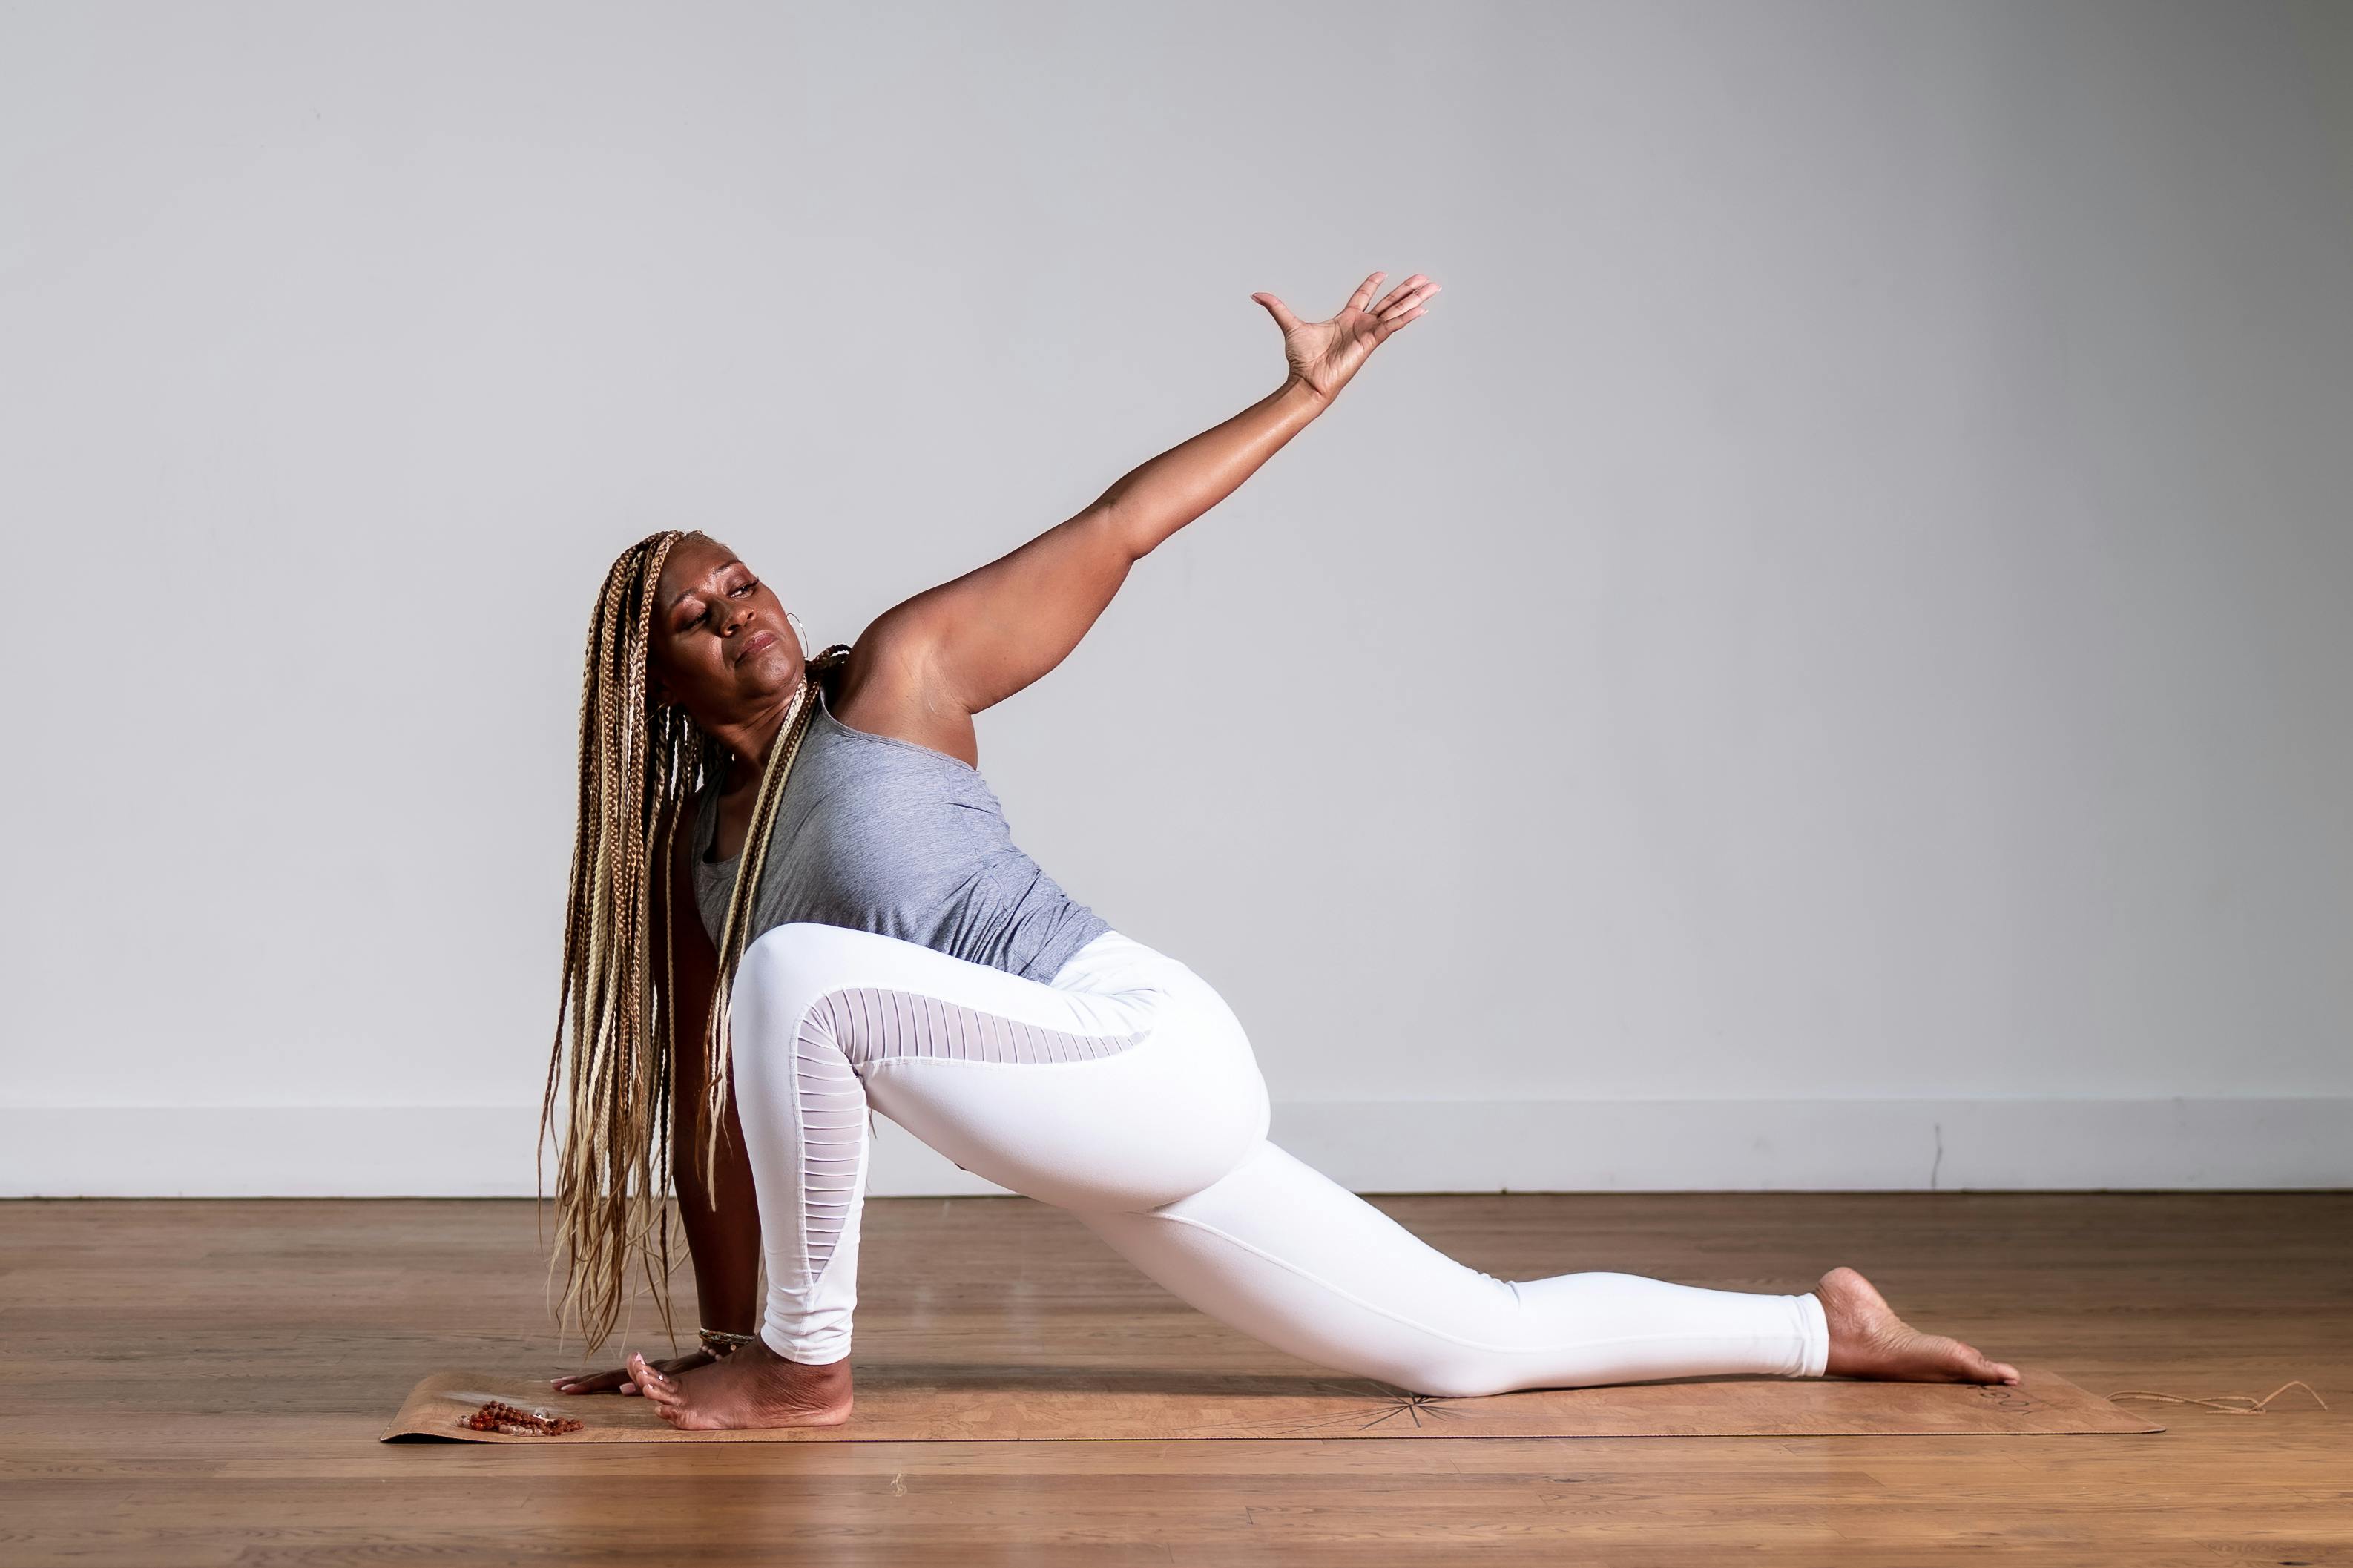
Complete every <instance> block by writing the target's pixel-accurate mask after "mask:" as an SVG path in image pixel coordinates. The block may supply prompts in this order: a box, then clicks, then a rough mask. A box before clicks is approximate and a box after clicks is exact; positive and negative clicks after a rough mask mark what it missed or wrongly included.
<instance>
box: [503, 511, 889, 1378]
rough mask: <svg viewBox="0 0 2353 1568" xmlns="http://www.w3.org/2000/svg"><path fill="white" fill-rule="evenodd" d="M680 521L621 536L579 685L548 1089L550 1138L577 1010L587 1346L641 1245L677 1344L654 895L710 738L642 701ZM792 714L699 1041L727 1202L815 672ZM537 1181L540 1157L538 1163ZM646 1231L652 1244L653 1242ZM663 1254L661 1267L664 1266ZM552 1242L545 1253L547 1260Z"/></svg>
mask: <svg viewBox="0 0 2353 1568" xmlns="http://www.w3.org/2000/svg"><path fill="white" fill-rule="evenodd" d="M685 537H686V534H685V532H684V531H681V530H677V529H670V530H665V531H662V532H659V533H654V534H649V535H648V536H647V537H646V538H644V539H641V540H639V541H638V542H637V543H635V544H633V545H631V546H630V547H629V548H628V550H626V551H624V552H622V553H621V555H620V558H619V559H617V561H615V562H614V563H613V564H612V567H611V569H610V570H609V571H607V573H606V574H605V585H604V589H603V591H602V592H601V593H599V594H598V595H597V597H596V607H595V610H594V612H593V613H592V615H591V616H590V619H589V623H588V647H587V658H586V670H585V672H584V674H583V676H582V679H581V688H580V793H579V819H578V826H577V828H576V829H575V833H574V836H573V841H572V872H571V881H570V890H569V893H568V895H567V899H566V907H565V926H564V971H563V979H562V984H561V987H560V994H559V995H558V998H557V1005H556V1018H555V1043H554V1049H553V1051H552V1053H551V1056H550V1059H549V1062H548V1076H547V1087H546V1091H545V1093H544V1095H543V1099H542V1101H541V1106H540V1126H539V1142H540V1150H541V1152H544V1149H545V1147H546V1144H547V1141H548V1130H549V1127H550V1125H551V1124H552V1123H553V1121H554V1116H555V1100H556V1087H557V1081H558V1077H559V1070H560V1068H561V1067H562V1064H563V1061H564V1056H565V1016H567V1014H568V1015H569V1016H570V1018H571V1022H572V1029H571V1035H572V1050H571V1057H572V1072H571V1078H570V1081H569V1084H568V1086H567V1104H566V1111H567V1119H566V1126H567V1136H566V1138H565V1142H564V1144H563V1146H562V1147H561V1148H560V1149H559V1151H558V1154H557V1160H558V1164H557V1172H556V1187H555V1206H556V1226H557V1233H558V1241H559V1250H568V1252H569V1254H570V1260H571V1263H570V1269H569V1272H568V1274H567V1277H566V1279H565V1293H564V1300H563V1303H562V1305H561V1306H560V1307H559V1308H558V1313H559V1316H561V1314H562V1313H564V1312H565V1311H569V1310H574V1309H575V1307H576V1309H577V1311H578V1317H579V1321H580V1325H581V1331H582V1333H583V1334H584V1336H586V1347H585V1350H584V1352H583V1353H594V1352H595V1351H596V1347H597V1346H598V1345H600V1344H602V1343H604V1342H605V1341H606V1340H607V1338H609V1337H610V1336H611V1334H612V1331H613V1327H614V1323H615V1321H616V1320H617V1318H618V1317H619V1316H620V1312H621V1307H622V1298H623V1294H624V1287H625V1285H626V1282H627V1279H628V1268H629V1259H630V1257H631V1255H632V1254H636V1255H637V1256H638V1257H639V1258H641V1259H642V1260H643V1264H644V1268H645V1273H646V1280H647V1283H648V1284H649V1286H650V1287H651V1288H652V1289H653V1293H654V1297H655V1300H656V1301H657V1302H658V1303H659V1306H660V1309H661V1314H662V1325H663V1328H664V1331H666V1332H667V1333H669V1335H670V1340H671V1342H672V1343H673V1344H675V1343H676V1341H677V1331H676V1328H675V1326H674V1325H673V1323H672V1321H671V1319H670V1300H669V1291H668V1279H669V1275H670V1270H671V1269H672V1268H675V1267H676V1260H675V1259H674V1258H672V1257H671V1253H670V1136H669V1124H670V1113H671V1093H670V1089H671V1068H672V1063H673V1061H674V1059H675V1057H676V1053H677V1044H678V1019H677V1009H676V1008H675V1007H673V1006H672V1005H670V1002H669V999H670V998H671V997H674V996H676V995H677V994H678V990H677V984H676V976H677V963H676V953H675V940H674V937H673V934H672V931H671V922H670V920H668V919H665V920H664V921H662V922H661V923H662V938H663V940H662V967H661V979H660V983H659V984H653V982H652V978H651V976H650V975H649V973H648V970H649V963H648V961H649V957H650V956H651V955H650V952H649V949H650V943H651V933H652V927H653V923H654V921H653V900H654V899H655V898H656V896H657V895H658V894H659V896H660V897H661V898H662V900H663V903H664V905H665V906H667V904H668V902H669V896H668V895H669V884H668V872H669V868H670V854H671V849H672V845H673V842H674V839H675V836H676V831H677V827H678V824H679V822H680V820H681V817H682V816H683V815H684V812H685V807H686V805H687V803H688V802H689V801H690V800H691V799H692V798H693V795H694V794H695V792H696V791H697V790H698V789H699V788H700V787H701V786H702V782H703V780H702V759H703V752H704V742H703V738H702V733H701V731H699V730H698V729H697V728H696V726H695V723H694V721H693V720H692V718H691V717H690V716H689V715H688V713H687V711H686V710H685V709H684V708H683V707H682V706H681V705H679V704H677V703H669V704H665V705H664V706H662V707H659V708H649V706H648V701H647V698H648V693H649V682H648V679H647V676H648V669H647V662H648V650H649V647H650V646H651V634H652V626H653V611H654V591H655V588H656V587H657V586H658V585H659V583H660V581H661V573H662V563H664V561H666V560H667V559H668V557H669V555H670V547H671V546H672V545H674V544H675V543H677V542H678V541H679V540H681V539H683V538H685ZM849 651H850V650H849V647H848V645H846V644H836V645H835V646H834V647H828V648H827V649H826V650H825V652H824V653H822V654H820V655H819V656H818V658H814V659H811V660H809V661H808V666H807V679H808V682H809V683H811V684H813V683H814V682H815V681H816V680H817V679H818V677H819V675H820V674H821V673H825V672H829V671H831V670H832V669H834V668H837V667H838V666H839V665H840V664H842V663H843V662H844V661H846V660H847V659H848V658H849ZM802 691H803V695H802V696H801V697H800V698H799V699H797V700H796V702H795V704H794V707H793V709H792V710H791V712H790V714H789V716H788V719H787V721H786V727H785V729H784V731H781V732H780V733H779V734H778V735H777V737H776V742H774V743H772V744H771V745H770V747H769V750H768V760H767V764H766V767H765V770H764V772H763V773H762V774H761V778H760V788H759V792H758V794H757V795H755V796H754V804H753V816H752V826H751V829H750V832H749V834H748V836H747V839H746V843H745V846H744V847H745V849H746V851H747V852H746V853H745V854H744V855H743V856H742V857H740V858H739V859H738V861H737V865H736V878H735V887H734V889H733V892H732V893H731V894H730V895H729V897H728V900H727V919H726V922H725V924H724V926H723V928H722V930H721V932H720V944H719V952H720V959H719V966H718V975H717V980H716V983H715V984H714V985H713V987H712V1002H711V1010H710V1012H709V1014H708V1015H707V1016H705V1019H704V1027H703V1051H704V1058H705V1062H706V1066H707V1068H708V1069H709V1073H708V1077H707V1079H706V1080H705V1081H706V1082H707V1083H708V1085H709V1086H710V1091H709V1093H708V1094H707V1095H706V1096H705V1099H704V1102H703V1105H702V1116H703V1118H704V1123H703V1131H704V1133H705V1138H706V1154H705V1165H704V1170H705V1176H704V1190H705V1191H706V1192H707V1193H710V1194H712V1201H713V1202H714V1203H715V1202H716V1192H717V1184H716V1179H715V1178H716V1171H717V1163H718V1142H719V1133H720V1131H721V1130H722V1129H723V1127H724V1126H725V1124H726V1115H725V1112H726V1106H727V1083H728V1060H729V1055H730V1042H729V1036H728V1029H727V998H728V993H729V981H730V978H731V977H732V975H733V971H734V967H735V963H736V961H737V960H738V959H739V958H740V957H741V956H742V952H743V945H744V941H743V932H744V929H745V927H746V926H747V925H748V924H749V911H750V908H751V902H752V893H753V891H754V889H756V888H757V887H758V885H759V876H760V870H761V868H762V867H763V866H764V865H765V864H766V860H767V847H768V844H767V841H768V836H769V831H770V829H771V828H772V827H773V826H775V822H776V804H777V802H778V801H779V800H780V799H781V798H782V797H783V795H784V780H785V775H786V773H788V772H789V771H790V769H791V766H792V758H793V755H794V753H795V752H797V751H798V750H799V748H800V740H801V736H802V734H803V733H804V732H805V731H806V730H807V725H808V720H809V716H810V715H811V714H812V713H813V712H814V711H815V710H816V707H817V703H816V698H815V694H814V693H813V692H812V691H811V690H810V689H809V686H808V685H804V687H803V689H802ZM541 1181H542V1184H544V1176H543V1175H542V1178H541ZM649 1235H651V1236H653V1237H655V1238H656V1244H655V1245H654V1246H651V1247H649V1245H648V1243H647V1238H648V1237H649ZM657 1262H659V1265H660V1268H659V1271H657V1270H656V1268H655V1265H656V1263H657ZM554 1264H555V1259H554V1257H553V1256H551V1257H550V1258H549V1261H548V1268H549V1272H550V1273H551V1275H552V1274H553V1273H554Z"/></svg>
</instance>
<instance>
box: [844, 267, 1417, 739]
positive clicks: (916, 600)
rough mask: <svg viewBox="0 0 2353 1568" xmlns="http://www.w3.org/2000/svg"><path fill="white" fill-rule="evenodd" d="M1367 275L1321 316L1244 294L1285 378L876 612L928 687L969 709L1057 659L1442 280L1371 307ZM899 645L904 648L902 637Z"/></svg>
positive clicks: (1405, 288)
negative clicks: (1265, 323)
mask: <svg viewBox="0 0 2353 1568" xmlns="http://www.w3.org/2000/svg"><path fill="white" fill-rule="evenodd" d="M1386 276H1387V274H1385V273H1380V272H1376V273H1374V274H1373V275H1372V276H1371V277H1369V278H1367V279H1365V281H1364V282H1363V283H1362V284H1361V285H1360V286H1359V287H1358V288H1357V289H1356V293H1355V294H1354V295H1352V296H1350V298H1349V300H1348V302H1347V303H1346V304H1345V305H1344V306H1342V307H1341V308H1340V310H1339V311H1338V312H1337V313H1336V314H1335V315H1334V316H1333V317H1332V318H1331V319H1330V320H1329V321H1300V320H1299V319H1298V318H1297V317H1296V316H1293V314H1292V313H1291V311H1290V310H1289V309H1288V308H1287V307H1286V306H1285V305H1284V304H1283V302H1282V300H1279V299H1277V298H1275V297H1274V296H1273V295H1271V294H1253V295H1251V296H1250V298H1251V299H1253V300H1257V301H1258V302H1259V303H1260V304H1261V305H1263V306H1264V307H1266V310H1267V311H1268V313H1269V314H1270V315H1271V316H1273V318H1274V320H1275V322H1276V324H1277V325H1278V326H1280V327H1281V328H1282V347H1283V358H1284V360H1285V362H1286V363H1287V365H1288V374H1285V376H1284V377H1283V382H1282V385H1281V386H1280V387H1278V388H1276V389H1275V390H1274V391H1273V392H1271V393H1270V394H1268V395H1266V396H1264V397H1262V398H1261V399H1259V400H1258V401H1257V402H1256V403H1253V404H1251V405H1250V406H1249V407H1248V408H1245V409H1243V410H1242V411H1241V412H1240V414H1237V415H1235V416H1233V417H1232V418H1230V419H1229V420H1227V421H1225V422H1224V423H1223V424H1221V425H1218V426H1213V427H1211V428H1210V429H1208V430H1204V431H1203V432H1201V434H1199V435H1198V436H1196V437H1193V438H1192V439H1191V440H1189V441H1187V442H1185V443H1184V444H1183V445H1181V446H1177V447H1171V448H1169V449H1168V450H1167V451H1166V452H1163V453H1161V454H1160V455H1159V456H1158V457H1156V458H1152V459H1150V460H1149V461H1147V462H1145V463H1143V464H1141V465H1139V466H1138V467H1137V468H1134V469H1132V470H1131V471H1130V472H1128V473H1126V474H1124V475H1123V476H1121V478H1120V479H1118V480H1117V481H1116V482H1115V483H1113V485H1112V487H1111V488H1110V489H1107V490H1105V491H1104V492H1103V495H1102V497H1101V498H1100V499H1098V500H1096V501H1094V503H1093V504H1092V505H1091V506H1089V507H1088V508H1087V509H1086V510H1084V511H1082V512H1080V513H1079V514H1078V515H1077V516H1076V517H1073V518H1071V519H1070V520H1069V521H1065V522H1061V523H1058V524H1056V525H1055V526H1054V527H1052V528H1050V529H1048V530H1047V531H1045V532H1043V533H1041V534H1039V536H1038V537H1037V538H1035V539H1032V540H1030V541H1029V542H1028V543H1026V544H1024V545H1022V546H1021V547H1020V548H1019V549H1018V550H1015V551H1013V552H1010V553H1008V554H1006V555H1003V556H1000V557H999V558H998V559H997V560H995V561H992V562H990V563H987V565H985V566H980V567H976V568H975V569H974V570H972V571H970V572H967V573H965V574H964V575H963V576H961V577H958V578H955V579H954V580H953V581H950V582H946V583H943V584H940V585H939V586H938V587H936V588H931V589H927V590H925V591H924V592H923V593H921V594H918V595H915V596H914V597H913V598H912V599H909V600H907V601H906V602H905V603H903V604H901V605H896V606H894V607H893V608H892V609H891V610H889V611H888V612H886V613H885V615H884V616H881V617H880V618H878V620H877V622H876V625H877V626H882V625H883V624H884V623H885V622H887V623H889V626H890V629H891V631H892V633H893V634H895V635H896V636H900V637H907V638H908V639H909V643H910V644H912V646H913V647H916V648H919V649H921V650H922V660H923V666H924V685H925V687H926V689H928V690H929V691H930V692H932V693H934V694H935V695H936V696H937V697H938V698H939V699H940V700H946V701H952V702H954V703H955V704H956V706H958V707H959V708H961V709H962V710H964V711H965V713H977V712H979V711H980V710H982V709H984V708H988V707H991V706H993V705H995V704H996V703H998V702H1002V701H1004V700H1006V699H1007V698H1008V697H1010V696H1012V695H1013V694H1014V693H1015V692H1017V691H1018V690H1020V689H1022V688H1023V687H1026V686H1028V685H1029V683H1030V682H1032V681H1034V680H1036V679H1038V678H1039V677H1040V676H1042V675H1044V674H1045V673H1046V672H1047V671H1048V670H1050V669H1052V668H1054V667H1055V666H1056V665H1058V664H1060V663H1061V662H1062V660H1063V659H1064V658H1066V657H1068V655H1069V654H1070V651H1071V649H1072V648H1074V647H1077V646H1078V644H1079V639H1080V638H1081V637H1084V636H1086V634H1087V629H1088V628H1089V627H1090V626H1093V625H1094V624H1095V620H1096V618H1097V617H1098V616H1101V615H1102V614H1103V608H1104V606H1105V605H1109V604H1110V603H1111V601H1112V596H1113V595H1115V594H1117V593H1118V592H1119V587H1120V584H1122V583H1124V582H1125V581H1126V580H1127V570H1128V568H1129V567H1130V566H1133V565H1134V563H1136V562H1138V561H1140V560H1142V559H1143V558H1144V557H1145V556H1146V555H1148V554H1150V553H1151V552H1153V551H1154V550H1155V549H1156V548H1157V547H1158V546H1159V545H1160V543H1161V542H1163V541H1165V540H1166V539H1167V538H1168V536H1169V535H1170V534H1172V533H1175V532H1176V531H1177V530H1178V529H1180V528H1182V527H1184V526H1185V525H1186V524H1187V523H1188V522H1190V521H1193V520H1194V519H1195V518H1197V517H1199V516H1200V515H1201V514H1202V513H1203V512H1206V511H1208V510H1209V509H1210V508H1211V507H1213V506H1215V505H1217V504H1218V503H1219V501H1221V500H1225V499H1226V497H1228V496H1229V495H1231V494H1232V493H1233V492H1234V490H1235V489H1236V488H1237V487H1239V486H1240V484H1241V482H1242V481H1243V480H1244V479H1248V478H1250V475H1252V474H1254V473H1256V472H1257V471H1258V469H1259V467H1260V465H1261V464H1262V463H1264V462H1265V461H1266V460H1267V459H1268V458H1271V457H1272V456H1274V454H1275V453H1276V452H1277V451H1278V450H1280V449H1281V448H1282V446H1283V444H1284V443H1285V442H1287V441H1289V440H1290V439H1291V438H1292V437H1293V436H1295V435H1297V434H1298V433H1299V432H1300V431H1301V430H1303V429H1305V428H1306V427H1307V425H1308V424H1309V422H1310V421H1312V420H1313V419H1314V418H1315V416H1317V415H1319V414H1321V413H1323V412H1324V409H1326V408H1328V407H1330V406H1331V405H1332V400H1333V399H1334V398H1335V397H1337V396H1338V395H1339V393H1340V389H1341V388H1342V387H1343V386H1345V385H1346V384H1347V383H1348V380H1349V378H1350V377H1352V376H1354V375H1355V374H1356V370H1357V368H1358V367H1359V366H1361V365H1362V364H1363V363H1364V362H1365V360H1366V356H1367V355H1369V354H1370V353H1372V352H1373V350H1374V349H1375V348H1376V347H1377V346H1379V344H1381V343H1382V342H1385V341H1387V340H1388V337H1389V335H1390V334H1391V333H1393V332H1395V331H1397V330H1398V328H1400V327H1402V326H1404V325H1405V324H1406V323H1407V322H1408V321H1412V320H1413V319H1414V318H1415V317H1416V316H1419V315H1420V314H1421V313H1422V312H1423V310H1425V309H1426V308H1427V307H1426V306H1425V305H1424V304H1423V303H1422V301H1424V300H1428V299H1429V298H1430V296H1431V295H1433V294H1436V293H1437V292H1438V289H1439V286H1438V285H1437V284H1435V283H1432V282H1430V280H1429V279H1426V278H1424V277H1422V276H1421V275H1420V274H1419V273H1416V274H1415V275H1414V276H1413V277H1411V278H1409V279H1406V280H1405V281H1404V282H1403V283H1401V284H1399V285H1398V287H1397V288H1395V289H1391V290H1390V291H1389V293H1388V297H1387V298H1385V299H1384V300H1381V302H1380V303H1379V304H1378V305H1368V303H1367V301H1369V300H1371V299H1372V296H1373V290H1374V289H1376V288H1377V287H1378V286H1379V284H1380V280H1381V279H1383V278H1384V277H1386ZM902 646H907V645H902Z"/></svg>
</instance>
